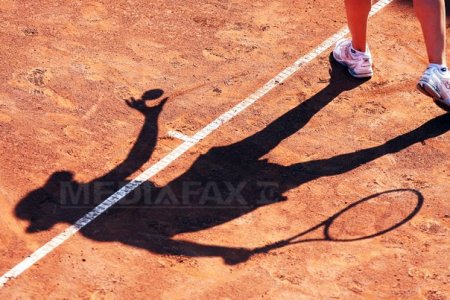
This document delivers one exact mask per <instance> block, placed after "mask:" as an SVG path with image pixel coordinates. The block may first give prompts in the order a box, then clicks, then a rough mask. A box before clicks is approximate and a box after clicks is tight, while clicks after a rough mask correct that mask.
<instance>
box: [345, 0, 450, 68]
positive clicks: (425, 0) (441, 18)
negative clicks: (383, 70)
mask: <svg viewBox="0 0 450 300" xmlns="http://www.w3.org/2000/svg"><path fill="white" fill-rule="evenodd" d="M353 1H356V0H353ZM414 10H415V12H416V15H417V18H418V19H419V21H420V24H421V25H422V31H423V36H424V39H425V44H426V47H427V53H428V60H429V62H430V63H431V64H440V65H447V59H446V47H445V38H446V37H445V3H444V0H414Z"/></svg>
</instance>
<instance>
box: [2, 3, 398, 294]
mask: <svg viewBox="0 0 450 300" xmlns="http://www.w3.org/2000/svg"><path fill="white" fill-rule="evenodd" d="M392 1H394V0H381V1H378V2H377V3H376V4H375V5H373V6H372V10H371V12H370V16H373V15H375V14H376V13H377V12H379V11H380V10H381V9H382V8H384V7H385V6H386V5H388V4H389V3H391V2H392ZM348 33H349V30H348V28H347V27H344V28H342V29H341V30H340V31H339V32H337V33H336V34H334V35H333V36H331V37H330V38H328V39H327V40H325V41H324V42H323V43H322V44H320V45H319V46H318V47H316V48H315V49H313V50H312V51H311V52H309V53H308V54H306V55H305V56H303V57H301V58H299V59H298V60H297V61H296V62H295V63H294V64H293V65H292V66H290V67H287V68H286V69H284V70H283V71H281V72H280V73H279V74H278V75H276V76H275V77H274V78H273V79H271V80H270V81H269V82H267V83H266V84H265V85H264V86H263V87H262V88H260V89H259V90H257V91H256V92H255V93H253V94H252V95H250V96H249V97H247V98H246V99H244V100H243V101H242V102H240V103H239V104H237V105H236V106H234V107H233V108H232V109H230V110H229V111H227V112H226V113H224V114H222V115H221V116H219V117H218V118H217V119H215V120H214V121H212V122H211V123H209V124H208V125H207V126H206V127H204V128H203V129H201V130H200V131H199V132H197V133H196V134H195V135H194V136H192V137H191V138H189V140H186V141H185V142H183V143H182V144H181V145H180V146H178V147H177V148H175V149H174V150H173V151H172V152H170V153H169V154H168V155H167V156H165V157H164V158H163V159H161V160H160V161H158V162H157V163H155V164H154V165H153V166H151V167H150V168H149V169H147V170H146V171H144V172H143V173H142V174H140V175H139V176H137V177H136V178H135V179H134V180H132V181H130V183H128V184H127V185H125V186H124V187H123V188H121V189H120V190H118V191H117V192H116V193H114V194H113V195H112V196H110V197H109V198H108V199H106V200H105V201H104V202H102V203H101V204H99V205H98V206H97V207H96V208H94V209H93V210H92V211H91V212H89V213H88V214H86V215H85V216H83V217H82V218H81V219H79V220H78V221H77V222H76V223H75V224H73V225H71V226H69V227H68V228H67V229H66V230H64V231H63V232H62V233H61V234H59V235H57V236H56V237H55V238H53V239H52V240H51V241H49V242H48V243H47V244H45V245H44V246H42V247H41V248H39V249H38V250H36V252H34V253H33V254H31V255H30V256H28V257H27V258H25V259H24V260H23V261H22V262H20V263H19V264H18V265H16V266H15V267H14V268H12V269H11V270H10V271H8V272H7V273H5V274H4V275H3V276H2V277H0V287H3V286H5V284H6V283H7V282H8V281H9V280H11V279H14V278H17V277H18V276H19V275H20V274H22V273H23V272H25V271H26V270H28V269H29V268H30V267H32V266H33V265H34V264H36V263H37V262H38V261H39V260H41V259H42V258H44V257H45V256H47V255H48V254H49V253H51V252H52V251H53V250H55V249H56V248H58V247H59V246H60V245H61V244H63V243H64V242H65V241H67V240H68V239H70V238H71V237H72V236H73V235H75V234H76V233H77V232H78V231H80V230H81V229H82V228H83V227H85V226H86V225H88V224H89V223H91V222H92V221H93V220H95V219H96V218H97V217H98V216H100V215H101V214H103V213H104V212H105V211H106V210H108V209H109V208H110V207H111V206H113V205H114V204H116V203H117V202H119V201H120V200H121V199H123V198H124V197H126V196H127V195H128V194H129V193H131V192H132V191H133V190H134V189H136V188H137V187H138V186H139V185H141V184H142V183H143V182H145V181H147V180H149V179H150V178H152V177H153V176H155V175H156V174H158V173H159V172H160V171H162V170H164V169H165V168H166V167H167V166H169V165H170V164H171V163H172V162H174V161H175V160H176V159H178V158H179V157H180V156H181V155H183V154H184V153H185V152H186V151H188V150H189V149H190V148H192V147H193V146H195V145H196V144H198V143H199V142H200V141H201V140H203V139H204V138H205V137H207V136H208V135H210V134H211V133H212V132H214V131H215V130H217V129H218V128H219V127H220V126H222V125H223V124H225V123H226V122H228V121H230V120H231V119H233V118H234V117H236V116H237V115H239V114H240V113H241V112H243V111H244V110H245V109H247V108H248V107H249V106H251V105H252V104H254V103H255V102H256V101H258V100H259V99H261V98H262V97H263V96H264V95H266V94H267V93H268V92H270V91H271V90H272V89H274V88H275V87H276V86H278V85H279V84H280V83H282V82H284V81H285V80H286V79H287V78H288V77H290V76H292V75H293V74H294V73H296V72H297V71H298V70H299V69H300V68H301V67H302V66H304V65H306V64H307V63H309V62H311V61H312V60H313V59H315V58H316V57H317V56H319V55H320V54H322V53H323V52H324V51H325V50H327V49H328V48H330V47H331V46H332V45H333V44H335V43H336V42H337V41H338V40H339V39H341V38H343V37H344V36H346V35H347V34H348Z"/></svg>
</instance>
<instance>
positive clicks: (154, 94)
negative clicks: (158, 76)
mask: <svg viewBox="0 0 450 300" xmlns="http://www.w3.org/2000/svg"><path fill="white" fill-rule="evenodd" d="M162 95H164V91H163V90H161V89H153V90H148V91H146V92H145V93H144V94H143V95H142V97H141V98H142V100H144V101H147V100H156V99H158V98H160V97H161V96H162Z"/></svg>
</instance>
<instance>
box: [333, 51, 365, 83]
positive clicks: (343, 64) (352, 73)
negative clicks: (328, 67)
mask: <svg viewBox="0 0 450 300" xmlns="http://www.w3.org/2000/svg"><path fill="white" fill-rule="evenodd" d="M333 58H334V60H335V61H336V62H337V63H338V64H340V65H341V66H343V67H346V68H347V71H348V72H349V73H350V75H352V76H353V77H355V78H371V77H372V76H373V72H370V73H364V74H358V73H355V72H354V71H353V70H352V69H350V68H349V67H348V65H347V64H346V63H345V62H344V61H340V60H339V59H337V58H336V56H335V55H334V52H333Z"/></svg>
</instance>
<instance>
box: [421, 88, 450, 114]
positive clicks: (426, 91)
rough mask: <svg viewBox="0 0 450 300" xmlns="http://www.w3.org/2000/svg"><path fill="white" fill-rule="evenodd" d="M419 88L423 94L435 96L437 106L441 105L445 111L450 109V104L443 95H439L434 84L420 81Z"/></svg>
mask: <svg viewBox="0 0 450 300" xmlns="http://www.w3.org/2000/svg"><path fill="white" fill-rule="evenodd" d="M417 89H418V90H419V91H420V92H422V94H424V95H426V96H428V97H431V98H433V100H434V103H436V105H437V106H439V107H440V108H442V109H443V110H445V111H450V106H449V105H448V104H447V103H444V102H443V100H442V98H441V95H439V94H438V93H437V92H436V91H435V90H434V89H433V87H432V86H430V85H429V84H427V83H420V82H419V83H418V84H417Z"/></svg>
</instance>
